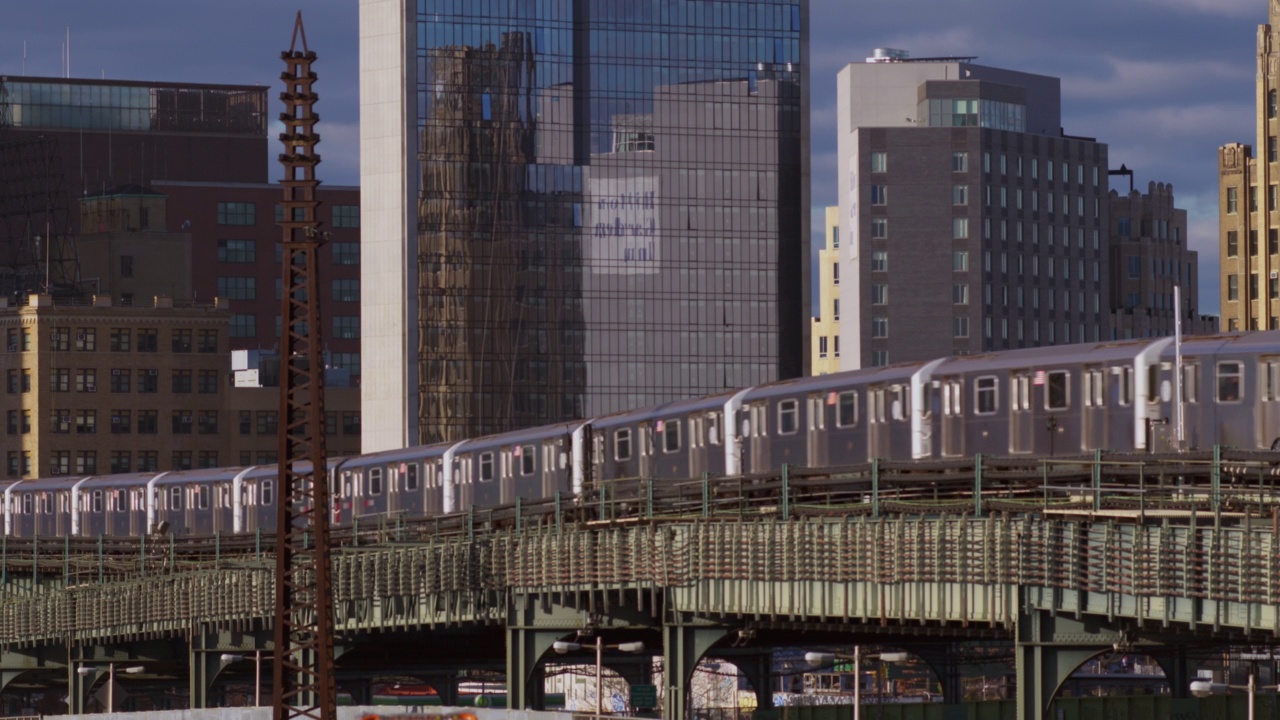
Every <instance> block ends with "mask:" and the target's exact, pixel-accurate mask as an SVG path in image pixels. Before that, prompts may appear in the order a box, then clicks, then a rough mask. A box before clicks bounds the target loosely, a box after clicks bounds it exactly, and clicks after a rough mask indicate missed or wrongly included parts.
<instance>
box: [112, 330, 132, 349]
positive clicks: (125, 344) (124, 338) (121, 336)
mask: <svg viewBox="0 0 1280 720" xmlns="http://www.w3.org/2000/svg"><path fill="white" fill-rule="evenodd" d="M110 338H111V352H129V350H130V347H131V345H132V343H130V340H131V339H132V334H131V333H130V332H129V330H128V328H112V329H111V335H110Z"/></svg>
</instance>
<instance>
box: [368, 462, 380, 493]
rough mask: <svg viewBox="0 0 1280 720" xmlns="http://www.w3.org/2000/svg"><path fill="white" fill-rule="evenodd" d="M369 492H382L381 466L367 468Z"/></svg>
mask: <svg viewBox="0 0 1280 720" xmlns="http://www.w3.org/2000/svg"><path fill="white" fill-rule="evenodd" d="M369 494H370V495H381V494H382V468H369Z"/></svg>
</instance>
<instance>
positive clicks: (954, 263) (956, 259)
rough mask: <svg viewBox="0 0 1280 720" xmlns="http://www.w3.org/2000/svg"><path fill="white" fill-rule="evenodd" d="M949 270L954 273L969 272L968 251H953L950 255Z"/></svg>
mask: <svg viewBox="0 0 1280 720" xmlns="http://www.w3.org/2000/svg"><path fill="white" fill-rule="evenodd" d="M951 269H952V270H954V271H955V272H969V251H968V250H955V251H952V253H951Z"/></svg>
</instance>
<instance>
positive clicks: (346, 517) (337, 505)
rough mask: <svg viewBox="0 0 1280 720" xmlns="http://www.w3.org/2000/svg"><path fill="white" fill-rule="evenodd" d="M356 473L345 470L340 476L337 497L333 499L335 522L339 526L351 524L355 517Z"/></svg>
mask: <svg viewBox="0 0 1280 720" xmlns="http://www.w3.org/2000/svg"><path fill="white" fill-rule="evenodd" d="M355 489H356V481H355V471H353V470H343V471H342V472H341V473H339V474H338V488H337V490H338V492H337V493H335V495H337V497H335V498H333V521H334V522H335V523H337V524H339V525H341V524H342V523H344V522H350V521H351V518H352V517H353V516H354V514H355V513H354V511H353V509H352V508H353V505H354V498H355Z"/></svg>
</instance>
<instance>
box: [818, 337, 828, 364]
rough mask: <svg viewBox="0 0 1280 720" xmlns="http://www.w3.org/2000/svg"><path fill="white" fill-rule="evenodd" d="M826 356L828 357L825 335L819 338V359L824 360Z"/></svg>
mask: <svg viewBox="0 0 1280 720" xmlns="http://www.w3.org/2000/svg"><path fill="white" fill-rule="evenodd" d="M826 356H827V336H826V335H823V336H821V337H819V338H818V357H820V358H824V357H826Z"/></svg>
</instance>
